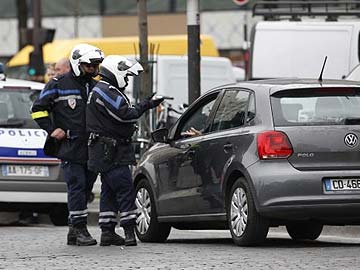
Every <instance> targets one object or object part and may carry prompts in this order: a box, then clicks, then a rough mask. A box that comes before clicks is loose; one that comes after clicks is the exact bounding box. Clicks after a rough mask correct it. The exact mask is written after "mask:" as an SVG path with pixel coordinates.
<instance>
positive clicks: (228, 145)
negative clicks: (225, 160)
mask: <svg viewBox="0 0 360 270" xmlns="http://www.w3.org/2000/svg"><path fill="white" fill-rule="evenodd" d="M232 148H233V145H232V143H227V144H224V151H225V153H228V152H229V151H230V150H231V149H232Z"/></svg>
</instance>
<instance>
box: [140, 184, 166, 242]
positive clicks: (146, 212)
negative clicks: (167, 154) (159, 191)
mask: <svg viewBox="0 0 360 270" xmlns="http://www.w3.org/2000/svg"><path fill="white" fill-rule="evenodd" d="M135 204H136V207H137V210H138V213H137V217H136V227H135V232H136V235H137V237H138V238H139V240H140V241H142V242H158V243H162V242H165V241H166V239H167V238H168V236H169V234H170V230H171V226H170V225H168V224H166V223H160V222H158V220H157V213H156V209H155V200H154V195H153V192H152V190H151V188H150V185H149V184H148V182H147V180H146V179H142V180H141V181H140V182H139V183H138V185H137V186H136V200H135Z"/></svg>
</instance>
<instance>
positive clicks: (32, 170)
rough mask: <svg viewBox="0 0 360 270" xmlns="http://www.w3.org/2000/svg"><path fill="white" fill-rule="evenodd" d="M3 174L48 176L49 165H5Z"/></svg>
mask: <svg viewBox="0 0 360 270" xmlns="http://www.w3.org/2000/svg"><path fill="white" fill-rule="evenodd" d="M2 174H3V175H4V176H34V177H48V176H49V167H48V166H38V165H3V166H2Z"/></svg>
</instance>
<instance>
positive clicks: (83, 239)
mask: <svg viewBox="0 0 360 270" xmlns="http://www.w3.org/2000/svg"><path fill="white" fill-rule="evenodd" d="M74 229H75V232H76V245H78V246H93V245H96V244H97V242H96V240H95V239H94V238H92V236H91V235H90V233H89V232H88V230H87V228H86V225H80V226H76V227H75V228H74Z"/></svg>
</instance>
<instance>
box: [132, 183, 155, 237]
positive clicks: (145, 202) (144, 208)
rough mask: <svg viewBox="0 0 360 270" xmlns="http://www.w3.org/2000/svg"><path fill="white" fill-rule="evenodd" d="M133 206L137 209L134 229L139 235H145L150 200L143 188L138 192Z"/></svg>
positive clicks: (148, 220) (149, 212)
mask: <svg viewBox="0 0 360 270" xmlns="http://www.w3.org/2000/svg"><path fill="white" fill-rule="evenodd" d="M135 204H136V207H137V218H136V228H137V230H138V232H139V233H141V234H145V233H146V232H147V231H148V229H149V226H150V221H151V217H150V216H151V200H150V195H149V192H148V191H147V190H146V189H145V188H140V189H139V190H138V192H137V194H136V200H135Z"/></svg>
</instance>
